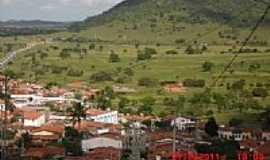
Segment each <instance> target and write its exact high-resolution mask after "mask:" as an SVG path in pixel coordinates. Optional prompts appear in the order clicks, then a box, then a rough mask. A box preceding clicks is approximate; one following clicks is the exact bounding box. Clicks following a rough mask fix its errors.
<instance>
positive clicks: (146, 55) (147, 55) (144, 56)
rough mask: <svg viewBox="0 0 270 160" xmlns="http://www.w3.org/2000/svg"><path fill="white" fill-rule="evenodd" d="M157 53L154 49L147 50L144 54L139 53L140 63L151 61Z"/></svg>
mask: <svg viewBox="0 0 270 160" xmlns="http://www.w3.org/2000/svg"><path fill="white" fill-rule="evenodd" d="M156 54H157V51H156V50H155V49H153V48H145V49H144V51H143V52H141V51H139V53H138V55H137V60H138V61H143V60H148V59H151V58H152V56H153V55H156Z"/></svg>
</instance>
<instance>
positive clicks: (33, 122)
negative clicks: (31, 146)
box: [22, 111, 46, 127]
mask: <svg viewBox="0 0 270 160" xmlns="http://www.w3.org/2000/svg"><path fill="white" fill-rule="evenodd" d="M22 116H23V117H22V121H23V124H24V126H26V127H40V126H42V125H43V124H45V122H46V119H45V114H43V113H39V112H36V111H24V112H23V115H22Z"/></svg>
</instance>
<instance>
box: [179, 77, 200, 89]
mask: <svg viewBox="0 0 270 160" xmlns="http://www.w3.org/2000/svg"><path fill="white" fill-rule="evenodd" d="M183 85H184V86H185V87H200V88H203V87H204V86H205V80H202V79H198V80H197V79H185V80H184V81H183Z"/></svg>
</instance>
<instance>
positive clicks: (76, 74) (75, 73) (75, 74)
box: [67, 69, 84, 77]
mask: <svg viewBox="0 0 270 160" xmlns="http://www.w3.org/2000/svg"><path fill="white" fill-rule="evenodd" d="M83 73H84V72H83V70H75V69H70V70H69V71H68V73H67V75H68V76H72V77H80V76H82V75H83Z"/></svg>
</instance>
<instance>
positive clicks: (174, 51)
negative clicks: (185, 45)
mask: <svg viewBox="0 0 270 160" xmlns="http://www.w3.org/2000/svg"><path fill="white" fill-rule="evenodd" d="M166 54H168V55H170V54H171V55H175V54H178V52H177V51H176V50H168V51H166Z"/></svg>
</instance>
